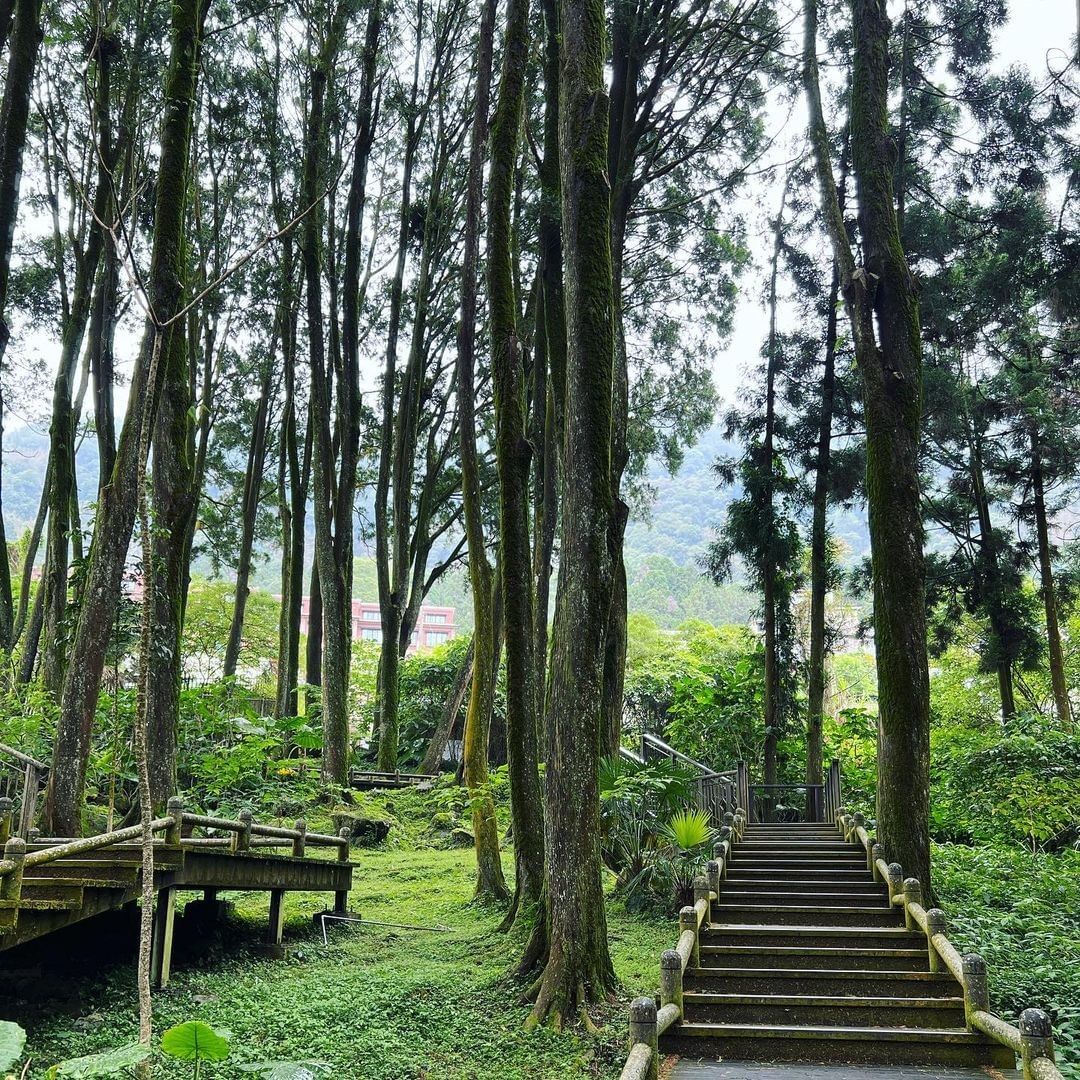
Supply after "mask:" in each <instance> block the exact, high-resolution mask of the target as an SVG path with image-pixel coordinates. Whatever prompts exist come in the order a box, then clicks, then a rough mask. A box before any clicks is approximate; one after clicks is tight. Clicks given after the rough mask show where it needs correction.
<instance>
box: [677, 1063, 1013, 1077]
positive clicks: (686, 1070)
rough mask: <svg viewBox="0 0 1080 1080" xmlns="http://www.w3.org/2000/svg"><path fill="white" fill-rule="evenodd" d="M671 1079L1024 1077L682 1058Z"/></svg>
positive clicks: (984, 1071) (931, 1068)
mask: <svg viewBox="0 0 1080 1080" xmlns="http://www.w3.org/2000/svg"><path fill="white" fill-rule="evenodd" d="M669 1080H1020V1073H1018V1072H1017V1071H1016V1070H1015V1069H1008V1070H1006V1071H1004V1072H1002V1071H999V1070H998V1069H993V1068H981V1069H978V1068H974V1069H965V1068H950V1067H948V1066H942V1065H857V1066H856V1065H809V1064H806V1063H804V1062H799V1063H798V1064H795V1065H758V1064H755V1063H753V1062H739V1061H733V1062H732V1061H729V1062H724V1063H721V1062H716V1061H680V1062H679V1063H678V1064H677V1065H676V1066H675V1068H674V1069H673V1070H672V1072H671V1074H670V1078H669Z"/></svg>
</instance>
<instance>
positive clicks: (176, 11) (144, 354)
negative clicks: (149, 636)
mask: <svg viewBox="0 0 1080 1080" xmlns="http://www.w3.org/2000/svg"><path fill="white" fill-rule="evenodd" d="M172 16H173V23H172V46H171V54H170V58H169V66H168V71H167V74H166V79H165V100H166V101H167V102H168V107H167V108H166V110H165V113H164V117H163V119H162V127H161V139H160V144H161V159H160V167H159V170H158V183H157V192H156V197H155V211H154V241H153V247H152V251H151V256H150V270H149V274H148V276H147V282H148V297H147V298H148V301H149V307H150V313H151V314H150V317H149V319H148V321H147V326H146V330H145V333H144V335H143V342H142V346H141V348H140V350H139V355H138V359H137V360H136V364H135V369H134V371H133V373H132V380H131V393H130V395H129V399H128V408H127V414H126V416H125V418H124V426H123V430H122V431H121V435H120V444H119V447H118V449H117V455H116V463H115V465H114V467H113V472H112V475H111V477H110V478H109V481H108V483H107V484H105V485H104V486H103V487H102V491H101V499H100V503H99V506H98V513H97V519H96V523H95V528H94V539H93V543H92V545H91V548H90V553H89V556H88V565H87V570H86V584H85V587H84V602H83V605H82V610H81V613H80V616H79V621H78V625H77V628H76V630H75V636H74V639H73V642H72V646H71V653H70V655H69V658H68V667H67V671H66V674H65V677H64V684H63V690H62V692H61V697H60V715H59V719H58V722H57V731H56V741H55V743H54V749H53V762H52V768H51V769H50V773H49V788H48V794H47V796H46V805H45V827H46V829H47V830H48V831H50V832H51V833H52V834H53V835H57V836H74V835H77V834H78V833H79V831H80V829H81V809H82V797H83V788H84V784H85V780H86V765H87V759H88V756H89V751H90V736H91V732H92V729H93V722H94V715H95V712H96V710H97V701H98V693H99V690H100V686H101V676H102V672H103V670H104V666H105V653H106V650H107V648H108V643H109V637H110V634H111V632H112V625H113V617H114V614H115V611H116V604H117V602H118V600H119V598H120V585H121V579H122V576H123V570H124V564H125V561H126V558H127V550H128V544H129V543H130V540H131V532H132V528H133V526H134V522H135V514H136V512H137V509H138V499H139V483H140V476H141V475H142V473H143V470H144V468H145V464H146V462H145V458H144V457H142V453H143V451H144V450H145V439H144V438H143V437H142V436H143V431H144V425H146V426H147V429H149V428H151V427H152V425H153V423H154V421H155V418H156V415H157V407H158V403H159V401H160V399H161V394H162V389H163V386H164V382H165V376H166V370H167V365H166V364H165V363H157V362H156V360H157V359H158V358H160V356H161V350H162V345H163V342H162V340H161V339H162V338H163V337H164V335H165V331H166V328H167V327H168V326H169V324H170V323H171V322H173V320H174V318H175V316H176V315H177V312H178V311H179V308H180V303H181V298H182V296H183V279H182V274H183V268H184V267H183V251H184V218H185V208H186V204H187V192H188V151H189V147H190V143H191V121H192V113H193V108H194V101H195V90H196V82H197V77H198V52H199V41H200V38H201V35H202V27H203V21H204V19H205V16H206V7H205V6H204V4H203V3H202V0H184V2H182V3H177V4H175V5H174V6H173V9H172ZM151 375H153V378H151Z"/></svg>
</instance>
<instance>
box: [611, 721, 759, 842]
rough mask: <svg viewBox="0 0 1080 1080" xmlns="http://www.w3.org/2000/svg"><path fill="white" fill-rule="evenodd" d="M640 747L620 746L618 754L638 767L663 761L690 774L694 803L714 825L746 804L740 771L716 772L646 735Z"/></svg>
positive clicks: (660, 740) (657, 738)
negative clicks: (635, 749) (682, 768)
mask: <svg viewBox="0 0 1080 1080" xmlns="http://www.w3.org/2000/svg"><path fill="white" fill-rule="evenodd" d="M639 747H640V750H639V751H634V750H627V749H626V748H625V747H621V748H620V750H619V753H620V755H621V756H622V757H624V758H626V760H628V761H633V762H636V763H637V764H639V765H643V764H645V763H646V762H649V761H661V760H665V759H666V760H667V761H670V762H672V763H673V764H676V765H682V766H683V767H685V768H686V769H687V770H689V771H690V772H692V773H693V774H694V778H693V785H694V803H695V805H696V806H697V807H698V808H699V809H701V810H705V811H707V812H708V814H709V816H710V817H711V818H712V820H713V821H714V822H716V823H717V825H719V823H720V822H721V821H723V819H724V815H725V814H728V813H731V814H733V813H734V812H735V809H736V807H738V806H742V805H745V804H744V803H742V802H740V794H739V793H740V790H741V788H740V771H739V769H728V770H727V771H725V772H717V771H716V770H714V769H710V768H709V767H708V765H705V764H703V763H702V762H700V761H698V760H696V759H695V758H692V757H690V755H689V754H684V753H682V751H680V750H676V749H675V747H673V746H670V745H668V743H666V742H664V740H663V739H661V738H660V737H659V736H657V735H653V734H650V733H649V732H644V733H642V736H641V742H640V743H639Z"/></svg>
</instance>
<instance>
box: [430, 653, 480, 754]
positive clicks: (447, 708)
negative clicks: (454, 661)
mask: <svg viewBox="0 0 1080 1080" xmlns="http://www.w3.org/2000/svg"><path fill="white" fill-rule="evenodd" d="M474 646H475V638H474V639H473V640H472V641H470V642H469V647H468V648H467V649H466V650H465V655H464V656H463V657H462V658H461V667H459V668H458V672H457V674H456V675H455V676H454V681H453V683H452V685H451V687H450V693H449V694H448V695H447V697H446V704H445V705H443V711H442V715H441V716H440V717H439V722H438V724H437V725H436V726H435V733H434V734H433V735H432V736H431V741H430V742H429V743H428V748H427V751H426V752H425V753H424V760H423V761H422V762H421V763H420V772H421V773H428V774H430V773H437V772H438V771H439V768H440V766H441V765H442V760H443V755H444V754H445V753H446V747H447V744H448V743H449V742H450V738H451V736H452V735H453V734H454V726H455V725H456V724H457V719H458V716H459V715H460V713H461V706H462V705H463V704H464V703H465V694H466V693H467V692H468V691H469V689H470V687H471V686H472V681H473V678H472V677H473V664H474V658H475V655H476V654H475V651H474Z"/></svg>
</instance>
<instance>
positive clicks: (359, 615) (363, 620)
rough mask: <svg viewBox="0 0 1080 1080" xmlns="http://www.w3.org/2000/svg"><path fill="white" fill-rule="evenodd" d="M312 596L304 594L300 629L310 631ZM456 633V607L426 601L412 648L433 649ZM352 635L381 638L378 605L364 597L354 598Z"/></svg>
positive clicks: (410, 647) (365, 638) (375, 639)
mask: <svg viewBox="0 0 1080 1080" xmlns="http://www.w3.org/2000/svg"><path fill="white" fill-rule="evenodd" d="M309 604H310V598H309V597H307V596H305V597H304V598H303V600H302V601H301V605H300V632H301V633H302V634H306V633H307V632H308V608H309ZM456 634H457V627H456V626H455V625H454V609H453V608H452V607H434V606H432V605H431V604H423V605H421V607H420V614H419V615H418V616H417V620H416V626H415V628H414V629H413V632H412V642H411V644H410V645H409V652H410V653H412V652H415V651H416V650H417V649H433V648H435V646H436V645H442V644H443V642H445V641H449V640H450V639H451V638H452V637H455V636H456ZM352 636H353V641H382V619H381V618H380V615H379V605H378V604H371V603H367V602H366V601H363V600H354V601H353V602H352Z"/></svg>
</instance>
